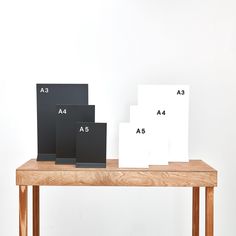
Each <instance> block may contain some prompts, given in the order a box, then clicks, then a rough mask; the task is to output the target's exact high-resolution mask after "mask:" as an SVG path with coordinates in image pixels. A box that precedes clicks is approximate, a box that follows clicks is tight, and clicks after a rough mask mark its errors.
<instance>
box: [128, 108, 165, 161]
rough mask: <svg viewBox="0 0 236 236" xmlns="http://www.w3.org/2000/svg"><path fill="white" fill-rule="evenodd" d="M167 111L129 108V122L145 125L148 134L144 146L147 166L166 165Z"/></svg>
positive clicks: (162, 109) (163, 109)
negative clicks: (146, 152) (146, 151)
mask: <svg viewBox="0 0 236 236" xmlns="http://www.w3.org/2000/svg"><path fill="white" fill-rule="evenodd" d="M167 117H168V111H167V110H166V109H165V108H164V107H160V106H159V107H156V106H131V107H130V122H131V123H145V124H146V125H147V127H148V129H149V130H148V131H149V133H148V134H147V140H145V141H146V143H145V146H146V147H147V150H148V162H149V165H167V164H168V143H169V142H168V129H167Z"/></svg>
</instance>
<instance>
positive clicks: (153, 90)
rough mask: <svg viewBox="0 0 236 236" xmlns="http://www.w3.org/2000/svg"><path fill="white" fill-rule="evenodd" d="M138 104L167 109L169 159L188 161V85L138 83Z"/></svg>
mask: <svg viewBox="0 0 236 236" xmlns="http://www.w3.org/2000/svg"><path fill="white" fill-rule="evenodd" d="M138 104H139V105H140V106H147V107H154V106H156V107H166V108H167V110H168V133H169V158H168V159H169V161H179V162H181V161H182V162H186V161H188V123H189V86H188V85H139V87H138Z"/></svg>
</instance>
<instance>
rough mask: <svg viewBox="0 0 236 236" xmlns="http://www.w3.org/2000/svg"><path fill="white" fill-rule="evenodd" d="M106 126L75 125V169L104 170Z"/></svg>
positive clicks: (98, 124) (89, 123) (91, 124)
mask: <svg viewBox="0 0 236 236" xmlns="http://www.w3.org/2000/svg"><path fill="white" fill-rule="evenodd" d="M106 143H107V124H106V123H91V122H77V123H76V167H77V168H105V167H106V145H107V144H106Z"/></svg>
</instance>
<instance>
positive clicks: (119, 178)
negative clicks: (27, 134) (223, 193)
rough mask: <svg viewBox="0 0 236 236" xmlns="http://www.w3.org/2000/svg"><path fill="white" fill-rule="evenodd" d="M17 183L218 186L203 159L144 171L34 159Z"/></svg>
mask: <svg viewBox="0 0 236 236" xmlns="http://www.w3.org/2000/svg"><path fill="white" fill-rule="evenodd" d="M16 184H17V185H36V186H37V185H50V186H179V187H180V186H183V187H204V186H216V185H217V171H216V170H215V169H213V168H212V167H210V166H209V165H207V164H206V163H204V162H203V161H200V160H191V161H189V162H186V163H178V162H177V163H174V162H173V163H169V165H166V166H150V167H149V168H143V169H141V168H118V160H117V159H108V160H107V167H106V168H75V167H74V165H55V163H54V162H37V161H36V160H35V159H31V160H29V161H28V162H27V163H25V164H24V165H22V166H21V167H19V168H18V169H17V170H16Z"/></svg>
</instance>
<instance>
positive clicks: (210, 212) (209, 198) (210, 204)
mask: <svg viewBox="0 0 236 236" xmlns="http://www.w3.org/2000/svg"><path fill="white" fill-rule="evenodd" d="M205 214H206V216H205V220H206V222H205V230H206V231H205V232H206V234H205V235H206V236H213V235H214V187H206V212H205Z"/></svg>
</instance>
